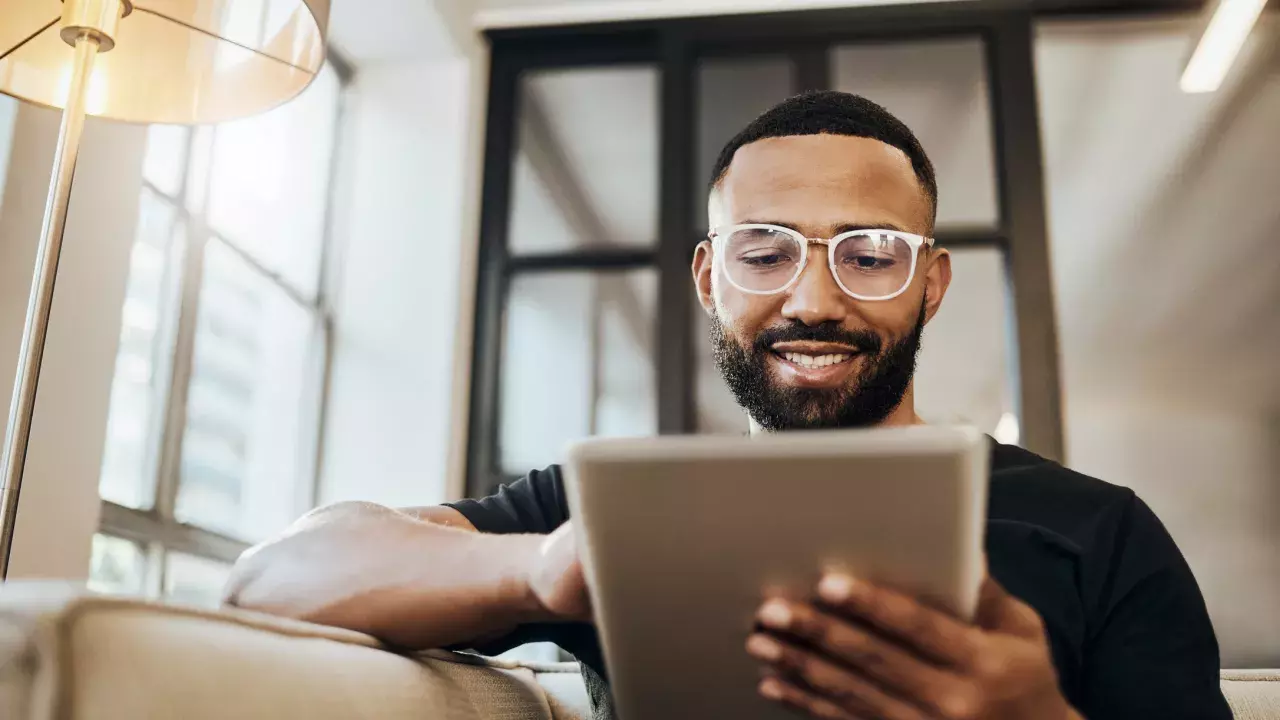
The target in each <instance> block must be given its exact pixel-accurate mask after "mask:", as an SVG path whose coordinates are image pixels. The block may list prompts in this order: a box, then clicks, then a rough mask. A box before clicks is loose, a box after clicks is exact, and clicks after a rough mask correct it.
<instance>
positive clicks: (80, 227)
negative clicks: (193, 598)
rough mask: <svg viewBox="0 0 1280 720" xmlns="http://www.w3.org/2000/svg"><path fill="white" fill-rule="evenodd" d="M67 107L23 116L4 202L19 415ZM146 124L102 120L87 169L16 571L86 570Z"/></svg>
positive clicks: (0, 297) (2, 363) (8, 348)
mask: <svg viewBox="0 0 1280 720" xmlns="http://www.w3.org/2000/svg"><path fill="white" fill-rule="evenodd" d="M58 122H59V116H58V114H57V113H55V112H51V111H49V110H43V109H39V108H35V107H32V106H28V105H23V106H21V107H20V109H19V110H18V113H17V117H16V122H15V123H14V142H13V146H12V151H11V154H10V157H9V160H10V164H9V177H8V182H7V184H6V186H5V189H4V196H3V198H4V200H3V206H0V403H3V407H4V409H5V411H6V412H5V413H4V416H2V417H0V424H2V423H3V422H4V421H5V420H6V419H7V416H8V413H7V409H8V407H9V398H10V395H11V392H12V378H13V377H14V373H15V369H16V367H17V353H18V345H19V342H20V340H21V336H22V327H23V320H24V317H25V311H26V303H27V295H28V290H29V288H30V284H31V273H32V270H33V267H34V262H35V251H36V244H37V242H38V240H39V236H40V227H41V221H42V218H43V211H44V202H45V195H46V192H47V190H48V183H49V175H50V170H51V168H52V165H53V150H54V144H55V142H56V139H57V134H58ZM145 142H146V132H145V129H144V128H142V127H139V126H133V125H120V124H115V123H109V122H104V121H96V120H90V121H89V122H88V123H87V124H86V128H85V134H84V146H83V149H82V152H81V155H80V162H79V165H78V167H77V170H76V179H75V186H74V189H73V191H72V195H71V209H70V214H69V216H68V220H67V228H66V234H65V240H64V244H63V250H62V261H61V266H60V268H59V271H58V279H57V289H56V291H55V294H54V300H53V313H52V318H51V320H50V325H49V334H48V344H47V346H46V349H45V355H44V369H43V372H42V373H41V376H40V387H39V394H38V397H37V404H36V412H35V419H34V423H33V430H32V436H31V442H30V446H29V450H28V455H27V465H26V476H25V478H24V481H23V486H22V497H21V501H20V503H19V506H18V508H19V512H18V527H17V534H16V536H15V540H14V547H13V555H12V558H11V560H12V564H11V565H10V568H9V577H10V578H11V579H14V578H83V577H86V576H87V575H88V568H89V546H90V538H91V537H92V536H93V533H94V531H96V530H97V527H98V512H99V501H98V477H99V470H100V467H101V463H102V446H103V442H104V438H105V436H106V421H107V407H108V403H109V400H110V395H111V379H112V374H113V372H114V369H115V357H116V346H117V342H118V339H119V335H120V312H121V308H122V305H123V302H124V290H125V281H126V279H127V276H128V270H129V254H130V251H131V249H132V247H133V238H134V225H135V223H136V216H137V209H138V194H139V188H140V186H141V177H142V153H143V149H144V145H145Z"/></svg>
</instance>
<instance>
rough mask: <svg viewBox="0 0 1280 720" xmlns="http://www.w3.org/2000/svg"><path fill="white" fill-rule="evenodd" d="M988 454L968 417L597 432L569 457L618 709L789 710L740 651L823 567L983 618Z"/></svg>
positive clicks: (806, 592) (687, 713)
mask: <svg viewBox="0 0 1280 720" xmlns="http://www.w3.org/2000/svg"><path fill="white" fill-rule="evenodd" d="M988 453H989V449H988V446H987V442H986V439H985V437H984V436H983V435H981V434H980V433H978V432H976V431H974V430H970V429H963V428H941V427H927V426H921V427H912V428H900V429H883V430H857V431H847V430H836V431H809V432H793V433H782V434H777V435H770V436H763V437H752V438H746V437H710V436H701V437H692V436H690V437H662V438H647V439H627V440H591V441H586V442H582V443H579V444H576V445H574V446H572V447H571V448H570V450H569V453H568V462H567V463H566V464H565V470H566V485H567V488H568V493H569V504H570V510H571V512H572V516H573V517H574V518H575V519H576V522H577V523H578V531H577V532H578V542H579V544H580V551H581V553H582V558H583V563H584V571H585V575H586V580H587V587H588V589H589V591H590V593H591V598H592V602H593V607H594V610H595V618H596V625H597V627H598V628H599V631H600V638H601V642H602V645H603V649H604V654H605V660H606V663H607V665H608V669H609V679H610V684H611V686H612V689H613V695H614V702H615V706H616V709H617V711H618V716H619V717H620V718H621V720H650V719H656V718H683V717H689V718H695V717H696V718H711V717H721V718H746V717H750V718H765V719H772V718H777V719H778V720H784V719H787V718H792V717H793V715H792V714H790V713H789V712H788V711H786V710H785V709H783V708H781V707H778V706H776V705H773V704H771V703H769V702H767V701H765V700H763V699H761V698H760V697H759V696H758V695H757V693H756V687H757V685H758V683H759V680H760V665H759V663H758V662H757V661H756V660H754V659H752V658H751V657H750V656H748V655H747V653H746V650H745V649H744V645H745V642H746V638H747V635H748V634H749V633H750V631H751V629H752V627H753V625H754V614H755V611H756V610H757V609H758V608H759V606H760V604H761V601H762V598H763V597H764V594H765V593H766V592H775V593H782V594H784V595H787V596H791V597H809V596H811V594H812V592H813V588H814V587H815V585H816V584H817V582H818V579H819V577H820V576H821V574H822V572H823V570H824V569H827V568H832V569H842V570H845V571H847V572H850V573H853V574H854V575H855V576H857V577H861V578H865V579H868V580H874V581H877V582H880V583H883V584H885V585H888V586H891V587H896V588H899V589H902V590H905V591H907V592H910V593H912V594H913V595H915V596H917V597H920V598H922V599H924V600H926V601H927V602H929V603H931V604H933V605H935V606H938V607H941V608H943V609H946V610H948V611H949V612H952V613H954V614H956V615H959V616H961V617H971V616H972V613H973V612H974V609H975V606H976V604H977V597H978V588H979V585H980V583H981V580H982V575H983V572H984V567H985V565H984V559H983V554H982V540H983V530H984V527H985V522H986V509H987V502H986V489H987V463H988Z"/></svg>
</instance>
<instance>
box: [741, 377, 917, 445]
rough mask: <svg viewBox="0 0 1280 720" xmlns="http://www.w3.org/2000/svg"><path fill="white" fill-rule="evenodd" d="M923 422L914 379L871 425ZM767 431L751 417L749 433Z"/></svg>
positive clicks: (908, 424) (909, 424)
mask: <svg viewBox="0 0 1280 720" xmlns="http://www.w3.org/2000/svg"><path fill="white" fill-rule="evenodd" d="M924 424H925V422H924V420H922V419H921V418H920V416H919V415H917V414H916V383H915V381H914V380H912V381H911V383H910V384H909V385H907V391H906V392H905V393H903V394H902V402H900V403H898V407H896V408H894V409H893V412H891V413H889V415H888V417H886V418H885V419H884V420H881V421H880V422H878V423H876V424H875V425H873V426H872V427H877V428H887V427H908V426H911V425H924ZM765 432H767V431H766V430H765V429H764V428H762V427H760V425H759V423H757V422H756V421H755V418H751V434H752V435H760V434H763V433H765Z"/></svg>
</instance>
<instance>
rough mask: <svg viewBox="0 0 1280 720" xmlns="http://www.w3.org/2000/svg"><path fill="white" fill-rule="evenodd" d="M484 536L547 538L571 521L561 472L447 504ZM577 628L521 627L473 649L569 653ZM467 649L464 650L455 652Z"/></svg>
mask: <svg viewBox="0 0 1280 720" xmlns="http://www.w3.org/2000/svg"><path fill="white" fill-rule="evenodd" d="M446 504H447V505H448V507H451V508H453V509H454V510H457V511H458V512H460V513H462V515H463V516H464V517H465V518H466V519H467V520H468V521H469V522H470V523H471V524H472V525H474V526H475V528H476V530H479V531H480V532H483V533H493V534H498V535H501V534H512V533H532V534H537V535H546V534H549V533H551V532H552V531H554V530H555V529H556V528H558V527H560V526H561V525H562V524H564V522H565V521H566V520H568V519H569V504H568V502H567V500H566V499H565V494H564V483H563V481H562V480H561V476H560V468H559V467H557V466H555V465H552V466H551V467H549V468H547V469H546V470H541V471H538V470H535V471H533V472H531V473H529V474H528V475H526V476H525V477H522V478H520V479H519V480H517V481H515V482H513V483H510V484H507V485H503V486H501V487H500V488H498V491H497V492H495V493H494V494H492V495H490V496H488V497H484V498H480V499H478V500H471V499H468V500H460V501H458V502H454V503H446ZM578 632H581V631H580V630H578V629H577V626H575V625H572V624H568V623H540V624H535V625H522V626H520V627H519V628H516V629H515V630H514V631H513V632H511V633H510V634H508V635H505V636H503V637H501V638H495V639H493V640H490V641H488V642H484V643H476V644H473V645H472V646H471V647H473V649H475V650H477V651H479V652H481V653H483V654H485V655H497V654H499V653H502V652H506V651H507V650H510V649H511V648H514V647H518V646H520V645H523V644H525V643H531V642H554V643H556V644H558V645H560V646H561V647H564V648H565V649H566V650H569V651H570V652H573V651H574V647H572V646H573V643H572V642H570V640H572V638H573V637H574V636H575V633H578ZM455 649H464V648H461V647H459V648H455Z"/></svg>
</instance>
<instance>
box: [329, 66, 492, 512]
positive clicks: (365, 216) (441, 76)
mask: <svg viewBox="0 0 1280 720" xmlns="http://www.w3.org/2000/svg"><path fill="white" fill-rule="evenodd" d="M477 73H478V74H479V77H481V78H487V68H486V67H484V66H483V64H482V63H479V62H477V60H476V59H475V58H473V57H467V56H462V55H450V56H447V57H435V58H428V59H423V60H392V61H379V62H373V63H368V64H365V65H362V66H361V68H360V71H359V74H358V75H357V78H356V81H355V84H354V86H353V88H352V92H351V96H350V100H349V104H348V112H347V123H346V136H345V143H346V147H345V151H346V158H345V159H344V163H345V167H344V169H343V171H342V172H340V177H341V178H342V183H343V185H344V187H341V188H339V197H345V200H344V201H343V203H345V206H344V207H343V208H342V211H341V212H340V213H339V224H338V227H337V228H336V230H337V232H338V234H339V237H340V238H341V242H342V243H343V244H344V245H345V249H344V250H343V252H342V255H341V256H340V260H339V264H340V267H339V268H338V270H337V278H336V282H337V289H336V295H335V306H334V311H335V316H336V324H335V329H334V355H333V363H334V364H333V369H332V375H331V385H330V396H329V405H328V410H327V421H326V428H325V447H324V454H323V465H322V480H321V500H322V502H334V501H338V500H344V499H363V500H370V501H374V502H379V503H383V504H387V505H393V506H410V505H426V504H434V503H439V502H441V501H443V500H445V499H446V498H447V497H449V496H451V495H456V494H457V493H458V490H457V489H455V488H454V487H452V486H451V483H450V481H449V477H450V455H451V453H452V452H455V447H454V443H453V441H454V439H455V438H454V434H455V433H457V434H459V435H464V434H465V428H462V427H457V426H456V420H455V417H454V412H455V406H454V397H455V380H454V375H455V371H456V370H457V369H458V368H457V367H456V364H455V354H459V353H457V352H455V338H456V337H457V331H458V329H459V327H460V326H462V327H463V328H464V332H466V330H465V326H466V325H467V324H469V322H470V312H469V310H468V309H467V308H468V307H469V303H468V305H467V306H462V305H461V304H460V302H459V298H460V296H461V295H462V293H463V292H464V291H465V292H466V293H467V294H468V295H469V294H470V287H471V284H472V282H473V277H474V270H473V269H472V267H473V266H472V265H471V264H470V263H472V262H473V259H471V256H472V254H473V253H472V251H471V246H472V245H473V244H474V243H473V241H472V239H471V238H472V237H473V235H474V233H473V228H474V221H473V219H472V217H473V215H474V213H473V212H471V211H470V210H471V198H470V196H471V194H472V193H471V192H470V188H471V185H472V182H471V179H470V178H473V177H474V173H473V171H472V165H471V163H472V161H473V160H474V155H473V148H475V147H476V146H475V143H476V141H477V137H478V133H479V130H478V128H480V127H482V125H483V122H482V119H481V118H482V116H477V115H475V114H474V113H475V112H476V107H475V103H474V102H473V89H474V88H473V81H474V80H475V79H476V77H477V76H476V74H477ZM467 334H468V336H469V332H468V333H467ZM466 344H467V345H468V346H469V342H468V343H466ZM464 357H466V358H469V354H467V355H464ZM463 385H464V386H465V379H464V380H463ZM459 392H460V394H461V395H462V396H464V397H465V392H464V391H459Z"/></svg>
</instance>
